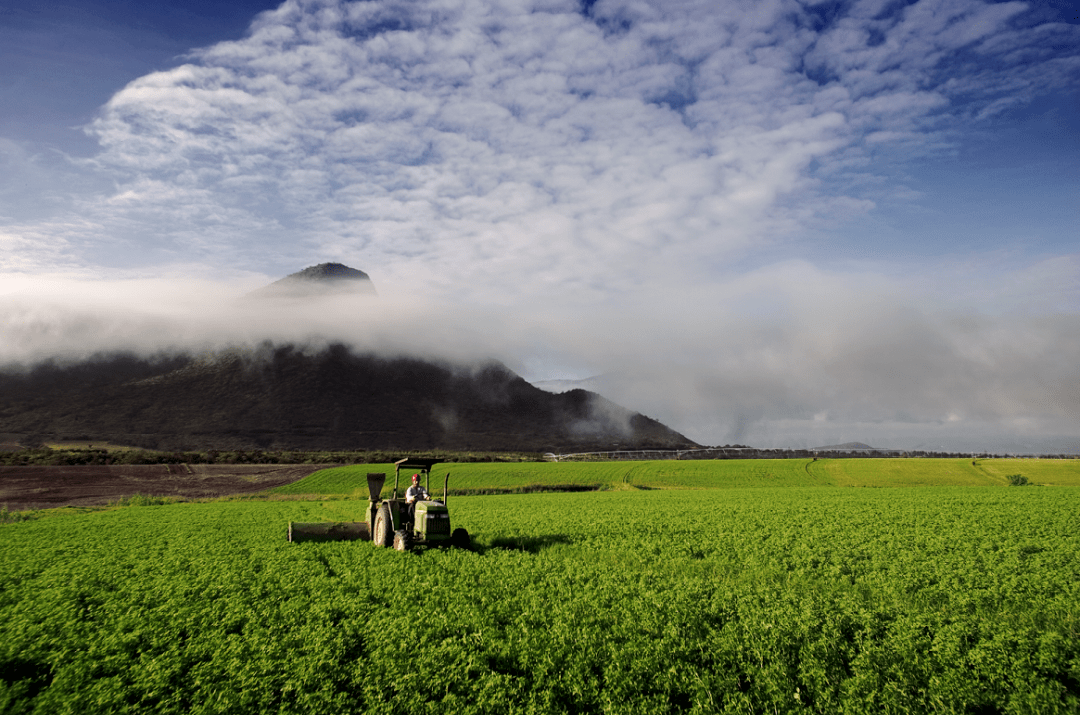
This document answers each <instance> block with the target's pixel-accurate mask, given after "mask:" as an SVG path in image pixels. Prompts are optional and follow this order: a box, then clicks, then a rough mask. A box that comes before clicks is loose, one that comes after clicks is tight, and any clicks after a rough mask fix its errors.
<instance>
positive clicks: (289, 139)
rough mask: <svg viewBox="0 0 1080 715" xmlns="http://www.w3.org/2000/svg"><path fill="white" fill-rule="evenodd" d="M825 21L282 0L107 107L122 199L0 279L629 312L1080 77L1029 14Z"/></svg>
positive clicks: (458, 2) (789, 16)
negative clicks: (102, 278) (251, 280)
mask: <svg viewBox="0 0 1080 715" xmlns="http://www.w3.org/2000/svg"><path fill="white" fill-rule="evenodd" d="M828 7H829V8H832V9H829V10H825V9H824V8H825V6H820V5H816V4H812V3H811V4H805V3H799V2H793V1H772V2H759V1H757V0H755V1H754V2H715V1H714V0H707V1H701V2H694V1H687V2H664V3H643V2H618V1H614V0H601V1H600V2H596V3H595V4H592V5H591V7H590V8H589V10H588V11H587V12H583V11H582V9H581V6H580V5H579V4H578V3H577V2H576V1H574V2H572V1H570V0H565V1H561V2H556V1H536V2H531V1H505V2H492V1H490V0H438V1H435V0H430V1H427V2H396V1H389V2H339V1H337V0H289V1H288V2H286V3H284V4H283V5H282V6H281V7H280V8H279V9H277V10H275V11H273V12H268V13H264V14H262V15H261V16H259V17H258V18H257V19H256V21H255V22H254V24H253V26H252V29H251V32H250V35H249V36H248V37H246V38H244V39H241V40H237V41H232V42H223V43H220V44H218V45H215V46H212V47H210V48H207V49H205V50H202V51H199V52H197V53H196V54H195V55H194V56H193V57H192V61H191V62H190V63H189V64H184V65H182V66H180V67H177V68H175V69H172V70H169V71H165V72H157V73H154V74H150V75H147V76H145V77H142V78H140V79H138V80H136V81H134V82H132V83H131V84H130V85H128V86H127V87H125V88H124V89H123V90H121V91H120V92H118V93H117V94H116V95H115V96H114V97H113V98H112V99H111V100H110V102H109V103H108V104H107V105H106V106H105V107H104V108H103V110H102V113H101V116H100V117H99V119H98V120H96V121H95V122H94V123H93V125H92V126H91V127H90V132H91V133H92V134H93V135H94V136H95V137H96V138H97V139H98V141H99V142H100V145H101V147H102V151H101V152H100V153H99V154H98V155H97V156H96V157H94V158H93V159H92V160H91V163H90V168H92V169H94V170H95V171H97V172H99V175H101V174H107V175H110V176H112V178H113V179H114V181H115V182H116V188H115V190H114V191H112V192H109V193H107V194H101V193H95V194H89V195H81V196H80V197H79V201H78V204H77V205H76V206H75V207H73V213H74V215H77V216H78V217H79V220H78V221H73V220H72V219H71V218H70V216H68V217H60V218H54V219H53V220H52V221H48V222H44V223H41V222H38V223H35V224H33V225H20V224H9V225H8V227H7V228H6V229H4V230H3V234H0V240H4V241H5V243H6V244H12V243H13V242H16V241H18V240H22V241H23V242H24V244H21V245H20V250H19V251H18V252H6V253H7V256H9V257H7V258H4V259H0V260H2V261H3V262H4V266H3V267H6V268H9V269H11V268H16V269H18V268H20V267H24V266H28V265H33V260H34V259H35V258H37V260H39V261H40V264H41V265H42V266H52V265H55V261H56V259H57V257H56V249H57V243H58V242H64V243H66V245H65V246H64V249H63V250H62V251H60V253H61V254H62V255H63V256H66V257H67V258H68V259H69V260H70V262H71V263H72V264H73V265H80V264H82V265H85V264H87V263H89V264H98V265H101V264H104V265H117V264H118V263H120V262H121V261H119V260H118V256H121V255H124V254H125V253H128V254H131V253H135V252H136V251H137V252H138V253H139V254H140V258H133V257H132V256H130V255H128V256H127V263H128V264H131V263H134V262H138V261H140V260H141V262H142V263H143V264H144V265H160V264H163V263H171V262H176V261H197V262H204V263H214V262H218V263H229V264H238V265H239V266H241V267H245V268H251V267H254V268H256V269H262V270H275V269H280V267H284V266H288V267H292V266H296V265H298V264H305V265H306V264H309V263H311V262H314V261H313V259H338V260H344V259H349V261H348V262H351V263H356V262H359V263H362V264H363V267H367V268H378V269H380V270H382V271H383V272H388V273H389V274H391V275H393V276H394V277H395V278H398V277H406V276H413V277H417V278H423V280H425V281H426V282H427V283H428V284H429V285H431V286H435V285H438V286H439V287H440V288H442V289H444V290H447V291H453V292H455V293H457V294H459V295H460V291H461V290H462V289H461V286H462V284H463V283H467V284H472V285H474V286H490V287H491V288H492V289H493V290H492V291H491V292H492V293H493V294H501V295H505V294H506V292H507V291H511V292H512V293H514V294H518V293H527V294H528V293H535V294H544V293H545V292H549V291H552V290H561V291H567V290H569V291H580V292H581V294H582V295H583V297H584V296H588V295H593V294H594V292H595V291H599V292H603V291H606V290H620V289H636V287H637V286H639V285H641V284H642V282H648V281H650V280H651V279H652V278H654V277H656V276H658V275H661V276H664V277H665V278H666V277H667V276H669V275H670V274H675V275H680V274H681V273H682V272H683V270H684V267H685V266H686V265H687V264H699V265H700V264H701V263H702V262H705V263H707V264H708V263H715V262H723V261H725V260H729V259H730V258H731V257H732V256H733V255H743V253H745V252H746V251H747V250H749V249H752V248H753V247H755V246H757V245H760V244H761V243H762V242H767V241H770V240H776V239H777V238H778V237H780V236H783V235H785V234H790V233H792V232H797V231H798V230H800V229H802V228H805V227H806V226H808V225H813V224H814V223H815V222H816V221H821V220H828V221H836V220H838V219H840V218H842V217H843V216H844V215H850V214H855V213H859V212H863V211H866V210H868V209H870V208H872V205H873V204H872V202H871V201H869V200H868V199H866V198H865V197H863V196H861V195H860V193H859V190H858V184H859V183H865V181H866V176H865V173H866V172H867V171H871V172H872V171H873V166H872V162H873V161H874V160H875V158H880V157H881V156H889V155H895V156H903V157H905V158H906V159H909V160H910V159H911V158H913V157H915V156H917V155H919V154H920V153H927V152H930V153H932V152H936V151H941V149H942V147H944V146H948V145H949V142H950V140H951V136H952V135H951V132H953V131H955V130H957V129H958V128H959V126H960V125H962V124H963V123H965V122H968V121H970V120H971V119H972V118H973V117H976V116H985V115H987V114H990V113H994V112H998V111H1001V110H1002V109H1004V108H1005V107H1006V106H1009V105H1011V104H1015V103H1022V102H1024V101H1027V100H1029V99H1030V98H1031V97H1032V96H1034V95H1035V94H1037V93H1039V92H1045V91H1048V90H1050V89H1053V88H1055V87H1058V88H1059V87H1061V86H1065V85H1068V84H1069V83H1070V82H1075V78H1076V75H1077V68H1078V66H1080V64H1078V58H1077V56H1076V53H1075V52H1073V53H1071V54H1069V53H1067V52H1065V53H1063V51H1062V50H1061V49H1060V48H1061V47H1063V46H1065V47H1067V46H1068V44H1067V43H1068V42H1072V43H1073V46H1074V47H1075V46H1077V44H1080V37H1078V36H1077V32H1076V28H1075V27H1072V26H1066V25H1053V24H1049V23H1044V24H1041V25H1033V24H1032V23H1030V22H1026V23H1025V22H1021V21H1019V20H1018V18H1021V17H1022V16H1023V11H1024V9H1025V6H1024V5H1023V4H1022V3H1016V2H1010V3H1001V4H990V5H988V4H986V3H984V2H980V1H978V0H948V1H945V0H921V1H920V2H917V3H915V4H913V5H909V6H904V7H897V6H895V5H894V4H890V3H883V2H879V1H874V2H857V3H852V4H850V5H849V6H846V7H845V8H843V9H841V10H837V9H836V8H833V7H832V6H831V5H830V6H828ZM829 13H835V16H830V15H829ZM1047 47H1050V48H1054V47H1057V48H1058V49H1056V50H1054V49H1046V48H1047ZM35 250H36V253H35ZM103 256H104V257H105V259H104V260H103V258H102V257H103ZM357 259H359V260H357ZM252 264H255V265H252ZM523 276H528V278H529V280H528V281H523V280H522V277H523ZM469 292H482V291H479V290H477V289H476V288H475V287H473V288H470V291H469Z"/></svg>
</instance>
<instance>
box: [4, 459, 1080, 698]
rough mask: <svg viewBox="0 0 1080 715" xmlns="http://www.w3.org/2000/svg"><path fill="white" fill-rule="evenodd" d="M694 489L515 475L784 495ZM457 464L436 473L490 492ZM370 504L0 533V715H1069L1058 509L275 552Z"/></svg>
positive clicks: (1069, 551) (972, 491)
mask: <svg viewBox="0 0 1080 715" xmlns="http://www.w3.org/2000/svg"><path fill="white" fill-rule="evenodd" d="M1022 461H1023V464H1022V465H1021V466H1020V467H1018V471H1023V472H1025V473H1028V474H1029V475H1030V476H1031V477H1032V481H1035V482H1038V481H1040V479H1042V478H1041V477H1039V476H1038V475H1037V474H1036V472H1034V471H1030V472H1029V471H1028V470H1027V469H1026V467H1027V464H1028V461H1027V460H1022ZM868 464H881V462H880V461H879V460H874V461H873V462H869V463H868ZM713 465H714V467H715V466H721V467H724V468H725V469H730V471H725V472H723V473H722V474H721V475H719V476H717V475H714V474H712V473H711V472H709V470H708V469H706V468H705V467H703V466H702V465H700V464H697V465H695V464H693V463H690V466H689V467H683V466H682V465H681V464H680V465H676V464H674V463H665V464H663V465H662V464H659V463H655V464H654V465H653V466H647V465H640V464H639V465H633V464H610V463H609V464H600V465H527V467H520V466H519V465H514V467H516V468H519V469H526V468H527V469H528V470H532V469H534V468H538V469H539V471H538V472H533V471H528V472H527V473H526V477H525V478H527V479H528V480H532V479H533V478H534V476H535V474H542V475H543V476H544V477H545V478H549V479H550V480H552V483H556V482H559V483H561V482H562V481H563V480H564V478H565V476H560V472H558V471H557V470H559V469H563V468H566V467H568V466H569V467H572V469H571V470H570V473H573V474H576V475H577V476H578V477H580V478H581V479H582V480H583V482H587V481H589V480H597V479H598V477H599V476H600V475H607V476H606V477H605V479H606V480H607V482H608V483H616V482H618V483H622V482H621V476H622V475H625V474H627V469H629V470H631V471H630V472H629V474H630V483H639V482H638V479H639V478H640V479H641V480H642V481H641V482H640V484H645V482H649V483H651V484H653V485H662V484H665V483H666V484H675V483H676V482H674V481H668V482H664V480H675V479H677V478H678V477H679V476H680V473H677V472H668V471H665V470H678V469H684V468H686V469H691V468H697V469H699V470H704V471H699V472H692V473H688V474H687V475H686V478H687V484H689V485H692V486H703V485H706V484H707V483H708V481H709V480H710V479H714V480H716V481H717V484H716V486H732V485H735V486H739V485H742V484H744V483H750V482H753V481H754V480H759V481H760V480H768V479H774V480H777V481H779V482H781V483H793V482H795V481H797V480H799V479H803V477H799V476H798V473H797V470H794V469H792V470H791V471H784V468H782V467H781V466H779V465H776V464H768V463H766V464H759V465H757V466H755V465H751V464H748V463H743V464H741V465H732V466H730V467H728V466H727V465H724V464H723V463H713ZM805 465H806V463H805V462H796V461H793V462H792V467H795V466H797V467H798V468H799V469H802V470H803V471H802V474H803V475H806V476H805V479H806V480H808V481H806V482H804V483H805V484H816V483H819V482H821V481H823V479H822V477H821V476H820V475H819V474H817V473H816V471H815V470H816V469H818V468H819V467H822V468H824V469H823V470H822V471H823V473H824V474H825V475H826V477H827V478H828V479H830V480H833V482H835V483H843V481H842V480H843V479H848V480H849V481H852V482H856V483H859V482H860V480H862V481H866V480H873V479H874V478H875V475H874V473H873V471H872V470H870V471H860V469H857V468H854V467H849V468H848V469H847V470H846V471H845V470H844V469H837V468H836V467H833V466H831V465H830V463H824V464H820V463H819V464H811V465H810V470H809V472H807V471H806V470H805V469H803V467H804V466H805ZM473 466H474V465H461V466H457V465H454V466H453V467H452V468H451V469H452V471H453V473H454V474H455V475H456V474H458V473H459V472H461V473H463V474H462V479H463V481H464V480H465V477H466V476H469V475H470V474H475V475H476V476H475V479H476V481H475V482H473V484H486V483H493V482H494V480H496V478H497V477H500V476H501V477H503V479H504V481H503V482H500V483H504V484H511V483H512V481H513V480H512V479H511V476H512V475H510V473H509V472H500V469H501V468H502V466H503V465H475V466H476V468H478V469H479V470H480V471H478V472H475V473H473V472H469V471H468V470H470V469H472V468H473ZM841 466H844V465H841ZM968 466H970V462H968ZM485 469H490V470H493V471H490V472H485V471H483V470H485ZM635 469H640V470H641V471H633V470H635ZM830 469H831V470H833V471H829V470H830ZM1009 469H1011V466H1010V467H1006V469H1005V472H1006V474H1007V473H1012V472H1010V471H1009ZM590 470H593V471H590ZM604 470H609V471H604ZM364 471H366V470H364ZM380 471H381V470H380ZM386 471H390V470H386ZM1066 472H1067V470H1066ZM1048 473H1049V472H1048ZM322 474H323V475H324V477H323V478H326V477H325V475H326V474H329V472H324V473H322ZM484 475H487V476H484ZM673 475H674V476H673ZM997 477H998V475H997V474H990V475H989V478H994V479H996V478H997ZM895 478H896V476H895V475H888V474H885V475H884V476H881V477H880V481H882V482H883V483H887V482H888V481H889V480H892V479H895ZM950 478H957V479H959V478H961V477H950ZM485 480H488V481H485ZM1044 481H1049V478H1046V479H1045V480H1044ZM332 483H333V482H329V481H328V482H326V483H325V484H327V485H329V484H332ZM992 483H995V484H996V483H998V482H992ZM683 485H684V486H685V484H683ZM342 488H344V487H342ZM365 504H366V502H362V501H357V500H350V499H340V500H328V501H288V500H284V501H236V502H224V501H223V502H207V503H181V504H169V505H161V506H140V507H127V508H122V509H114V510H108V511H86V512H83V513H76V514H69V515H56V516H51V517H50V516H42V517H41V518H37V519H33V520H30V521H22V522H18V523H8V524H0V627H2V633H3V638H0V712H3V713H24V712H25V713H31V712H33V713H113V712H117V713H119V712H154V713H188V712H195V713H252V712H256V713H257V712H275V713H354V712H355V713H376V712H378V713H583V712H598V713H599V712H603V713H634V714H637V713H675V712H691V713H712V712H723V713H799V712H817V713H869V712H874V713H879V712H880V713H930V712H934V713H1032V714H1033V715H1034V714H1036V713H1039V714H1042V713H1077V712H1080V548H1078V547H1080V543H1078V538H1080V537H1078V534H1080V490H1074V489H1064V488H1058V487H1046V488H1039V487H1024V488H997V487H950V486H942V487H935V488H932V489H929V488H927V489H825V488H819V487H789V488H740V489H695V490H688V489H670V490H652V491H638V490H624V491H601V492H589V493H579V494H556V493H550V494H528V495H496V496H470V497H457V498H452V499H451V500H450V504H449V505H450V509H451V513H452V517H453V520H454V523H455V524H456V525H461V526H465V527H467V528H468V529H469V531H470V532H471V533H472V534H473V536H474V542H475V544H476V547H475V549H474V550H473V551H455V550H448V551H424V552H417V553H405V554H403V553H398V552H395V551H392V550H387V549H377V548H375V547H373V546H372V545H371V544H369V543H364V542H337V543H303V544H290V543H287V542H286V540H285V528H286V523H287V522H288V521H290V520H296V521H320V520H352V519H359V518H361V514H362V512H363V509H364V506H365Z"/></svg>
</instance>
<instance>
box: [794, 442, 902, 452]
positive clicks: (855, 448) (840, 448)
mask: <svg viewBox="0 0 1080 715" xmlns="http://www.w3.org/2000/svg"><path fill="white" fill-rule="evenodd" d="M812 449H813V451H815V452H845V451H847V452H888V451H890V450H888V449H882V448H881V447H871V446H870V445H868V444H863V443H862V442H844V443H843V444H830V445H828V446H825V447H813V448H812Z"/></svg>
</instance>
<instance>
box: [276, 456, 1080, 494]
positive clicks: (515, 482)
mask: <svg viewBox="0 0 1080 715" xmlns="http://www.w3.org/2000/svg"><path fill="white" fill-rule="evenodd" d="M368 472H384V473H386V474H387V475H388V479H387V483H386V486H385V487H384V490H383V491H384V493H385V494H387V495H388V494H389V493H390V491H391V490H392V489H393V484H394V465H393V464H365V465H352V466H348V467H335V468H331V469H324V470H322V471H319V472H316V473H314V474H312V475H310V476H308V477H306V478H305V479H302V480H300V481H298V482H295V483H293V484H289V485H286V486H283V487H279V488H277V489H274V490H272V491H273V492H274V493H278V494H324V495H355V496H357V497H363V498H367V487H366V486H365V484H366V476H365V475H366V474H367V473H368ZM447 472H449V473H450V489H451V490H463V491H468V490H474V491H480V490H512V489H518V488H522V487H526V486H541V487H544V486H546V487H554V486H561V485H580V486H601V487H605V488H616V489H617V488H633V487H637V488H644V489H672V488H691V489H695V488H696V489H724V488H733V487H804V486H812V487H823V486H839V487H898V486H1005V485H1007V484H1008V476H1009V475H1010V474H1023V475H1024V476H1026V477H1027V478H1028V480H1029V481H1030V482H1032V483H1034V484H1043V485H1053V486H1080V459H1065V460H1063V459H979V460H976V462H975V464H974V465H973V464H972V460H970V459H822V460H818V461H813V460H810V459H733V460H687V461H671V460H667V461H653V462H559V463H555V462H526V463H497V462H496V463H487V462H481V463H472V464H441V465H437V466H436V467H435V473H434V474H433V475H432V480H431V483H432V487H433V489H432V491H433V492H435V493H437V494H441V493H442V485H443V477H444V475H445V474H446V473H447ZM408 477H409V475H404V476H403V477H402V488H404V487H405V486H407V485H408Z"/></svg>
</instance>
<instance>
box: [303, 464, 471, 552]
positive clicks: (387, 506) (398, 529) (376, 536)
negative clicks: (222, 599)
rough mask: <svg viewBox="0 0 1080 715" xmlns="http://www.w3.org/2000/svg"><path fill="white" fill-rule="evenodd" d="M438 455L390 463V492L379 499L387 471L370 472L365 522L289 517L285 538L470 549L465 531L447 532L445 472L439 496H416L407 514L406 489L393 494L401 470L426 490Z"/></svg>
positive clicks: (403, 547)
mask: <svg viewBox="0 0 1080 715" xmlns="http://www.w3.org/2000/svg"><path fill="white" fill-rule="evenodd" d="M438 462H439V460H437V459H417V458H405V459H399V460H398V461H397V462H394V466H395V469H394V492H393V494H392V495H391V497H390V498H389V499H383V498H382V488H383V484H384V483H385V482H386V475H385V474H383V473H369V474H368V475H367V484H368V506H367V514H366V520H365V521H359V522H331V521H326V522H313V523H301V522H289V535H288V537H289V541H342V540H362V541H367V540H368V539H370V540H371V541H372V542H374V544H375V545H376V546H393V547H394V548H395V549H397V550H398V551H411V550H412V549H414V548H416V547H422V546H455V547H458V548H463V549H467V548H469V545H470V541H469V532H468V531H466V530H465V529H462V528H460V527H459V528H457V529H454V530H452V531H451V529H450V510H449V509H447V508H446V495H447V487H448V486H449V483H450V474H449V472H448V473H447V474H446V478H445V479H444V480H443V496H442V499H433V498H431V497H430V496H428V497H427V498H425V499H418V500H416V502H415V506H414V508H413V509H412V513H411V515H410V509H409V506H410V505H409V504H407V503H406V500H405V498H404V497H405V494H404V493H402V495H401V498H399V497H398V488H399V486H400V483H401V470H403V469H404V470H406V473H408V472H413V473H414V474H416V475H419V476H420V482H421V486H423V488H424V492H425V493H426V494H428V495H430V493H431V491H430V486H431V468H432V467H433V466H434V465H436V464H438Z"/></svg>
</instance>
